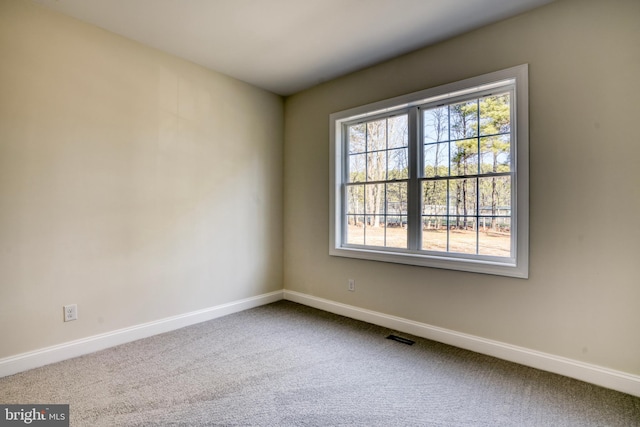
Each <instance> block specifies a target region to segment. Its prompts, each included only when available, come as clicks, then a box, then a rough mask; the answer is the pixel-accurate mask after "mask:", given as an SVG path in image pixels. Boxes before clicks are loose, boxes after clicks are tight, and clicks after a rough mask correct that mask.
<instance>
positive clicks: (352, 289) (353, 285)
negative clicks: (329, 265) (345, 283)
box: [347, 279, 356, 292]
mask: <svg viewBox="0 0 640 427" xmlns="http://www.w3.org/2000/svg"><path fill="white" fill-rule="evenodd" d="M347 289H348V290H349V291H350V292H355V291H356V281H355V280H353V279H349V287H348V288H347Z"/></svg>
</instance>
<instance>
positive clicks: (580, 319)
mask: <svg viewBox="0 0 640 427" xmlns="http://www.w3.org/2000/svg"><path fill="white" fill-rule="evenodd" d="M639 23H640V2H638V1H637V0H627V1H618V0H616V1H606V2H605V1H600V0H591V1H589V0H575V1H559V2H556V3H553V4H551V5H548V6H545V7H543V8H541V9H537V10H535V11H532V12H529V13H526V14H524V15H521V16H518V17H516V18H513V19H510V20H507V21H503V22H501V23H498V24H495V25H491V26H488V27H485V28H482V29H480V30H477V31H474V32H471V33H468V34H466V35H463V36H460V37H457V38H455V39H452V40H450V41H447V42H444V43H441V44H438V45H436V46H433V47H429V48H426V49H423V50H421V51H418V52H415V53H412V54H410V55H406V56H403V57H399V58H397V59H395V60H392V61H389V62H387V63H384V64H382V65H379V66H375V67H372V68H370V69H367V70H364V71H361V72H358V73H355V74H352V75H349V76H346V77H344V78H340V79H337V80H334V81H331V82H328V83H326V84H323V85H321V86H318V87H316V88H313V89H311V90H308V91H305V92H302V93H299V94H297V95H295V96H293V97H290V98H288V99H287V100H286V103H285V204H284V212H285V263H284V265H285V274H284V277H285V287H286V288H287V289H289V290H294V291H299V292H303V293H306V294H309V295H313V296H317V297H321V298H327V299H330V300H334V301H337V302H341V303H345V304H351V305H355V306H358V307H362V308H366V309H371V310H375V311H379V312H383V313H387V314H391V315H395V316H400V317H404V318H408V319H411V320H414V321H418V322H424V323H427V324H431V325H435V326H440V327H444V328H449V329H452V330H455V331H460V332H465V333H469V334H473V335H477V336H480V337H485V338H489V339H493V340H498V341H502V342H505V343H509V344H513V345H517V346H522V347H525V348H529V349H533V350H538V351H543V352H547V353H551V354H554V355H558V356H564V357H568V358H571V359H575V360H580V361H584V362H588V363H593V364H596V365H600V366H604V367H609V368H613V369H617V370H620V371H624V372H627V373H632V374H640V339H639V337H640V335H639V333H640V332H639V331H640V308H639V307H640V274H639V273H638V267H639V265H640V250H639V247H640V224H639V223H638V221H639V218H640V190H639V188H640V178H638V161H639V160H640V143H638V138H639V135H640V127H639V126H638V123H639V122H640V116H639V112H640V109H639V107H638V105H639V102H640V45H639V44H638V41H639V40H640V25H639ZM523 63H528V64H529V67H530V68H529V79H530V80H529V83H530V85H529V93H530V146H531V148H530V168H531V176H530V220H531V227H530V232H531V238H530V240H531V242H530V279H529V280H522V279H513V278H506V277H498V276H490V275H481V274H473V273H461V272H453V271H446V270H436V269H429V268H419V267H411V266H404V265H394V264H385V263H378V262H371V261H360V260H351V259H346V258H337V257H330V256H329V255H328V238H329V229H328V224H329V211H328V201H329V194H328V182H329V177H328V168H329V160H328V153H329V146H328V144H329V134H328V129H329V114H330V113H333V112H336V111H341V110H344V109H347V108H351V107H355V106H358V105H362V104H366V103H370V102H374V101H378V100H382V99H385V98H389V97H393V96H398V95H403V94H406V93H410V92H413V91H417V90H420V89H425V88H429V87H433V86H436V85H439V84H443V83H448V82H451V81H456V80H460V79H464V78H467V77H472V76H475V75H479V74H482V73H487V72H491V71H495V70H499V69H503V68H507V67H511V66H514V65H518V64H523ZM349 278H354V279H355V280H356V292H353V293H351V292H348V291H347V280H348V279H349Z"/></svg>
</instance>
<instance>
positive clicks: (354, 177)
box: [349, 154, 367, 182]
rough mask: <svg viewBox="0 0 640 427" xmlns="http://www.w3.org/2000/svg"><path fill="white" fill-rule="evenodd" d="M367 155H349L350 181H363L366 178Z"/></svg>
mask: <svg viewBox="0 0 640 427" xmlns="http://www.w3.org/2000/svg"><path fill="white" fill-rule="evenodd" d="M366 156H367V155H366V154H352V155H350V156H349V182H363V181H364V180H365V169H366V165H367V157H366Z"/></svg>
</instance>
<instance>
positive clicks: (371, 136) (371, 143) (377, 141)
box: [367, 119, 387, 151]
mask: <svg viewBox="0 0 640 427" xmlns="http://www.w3.org/2000/svg"><path fill="white" fill-rule="evenodd" d="M386 149H387V120H386V119H382V120H376V121H374V122H369V123H367V151H376V150H386Z"/></svg>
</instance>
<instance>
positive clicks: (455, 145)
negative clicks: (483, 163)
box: [451, 138, 478, 175]
mask: <svg viewBox="0 0 640 427" xmlns="http://www.w3.org/2000/svg"><path fill="white" fill-rule="evenodd" d="M476 173H478V140H477V139H476V138H473V139H465V140H462V141H456V142H452V143H451V175H472V174H476Z"/></svg>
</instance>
